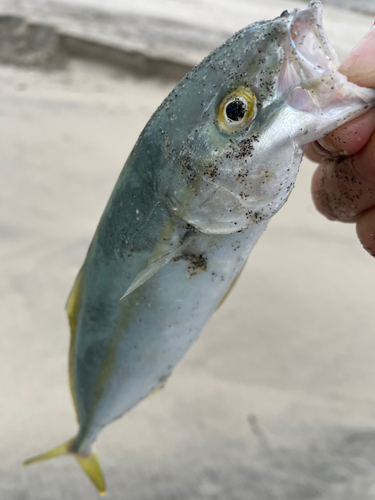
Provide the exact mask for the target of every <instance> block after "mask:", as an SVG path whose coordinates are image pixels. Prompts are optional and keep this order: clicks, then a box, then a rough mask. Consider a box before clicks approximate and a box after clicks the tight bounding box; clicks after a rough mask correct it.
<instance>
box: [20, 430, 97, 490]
mask: <svg viewBox="0 0 375 500" xmlns="http://www.w3.org/2000/svg"><path fill="white" fill-rule="evenodd" d="M73 443H74V439H70V440H69V441H67V442H66V443H64V444H61V445H60V446H57V447H56V448H53V449H52V450H50V451H47V453H42V454H41V455H38V456H36V457H33V458H29V459H28V460H25V462H24V463H23V464H24V465H28V464H32V463H34V462H39V461H40V460H47V459H48V458H53V457H58V456H61V455H73V456H74V458H75V459H76V460H77V462H78V463H79V465H80V466H81V467H82V469H83V470H84V471H85V473H86V474H87V476H88V477H89V479H90V480H91V481H92V482H93V483H94V485H95V486H96V487H97V489H98V492H99V493H100V495H104V494H105V492H106V486H105V481H104V477H103V473H102V471H101V468H100V463H99V458H98V455H97V454H96V453H95V452H91V453H90V454H89V455H79V454H78V453H75V452H74V451H72V444H73Z"/></svg>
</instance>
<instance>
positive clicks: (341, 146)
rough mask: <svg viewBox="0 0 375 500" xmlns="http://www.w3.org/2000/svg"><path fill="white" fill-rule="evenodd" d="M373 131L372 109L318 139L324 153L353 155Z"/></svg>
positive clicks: (373, 117)
mask: <svg viewBox="0 0 375 500" xmlns="http://www.w3.org/2000/svg"><path fill="white" fill-rule="evenodd" d="M374 131H375V110H374V109H372V110H371V111H369V112H368V113H366V114H365V115H363V116H359V117H358V118H356V119H355V120H352V121H351V122H349V123H346V124H345V125H342V126H341V127H339V128H337V129H336V130H334V131H333V132H330V133H329V134H327V135H326V136H325V137H323V138H322V139H319V140H318V144H319V145H320V146H321V148H322V149H321V151H322V152H323V155H322V156H323V157H324V155H325V156H327V154H329V153H331V154H332V156H337V155H338V154H342V153H344V154H347V155H353V154H355V153H357V151H359V150H360V149H362V148H363V147H364V146H365V145H366V143H367V142H368V140H369V139H370V137H371V136H372V134H373V133H374Z"/></svg>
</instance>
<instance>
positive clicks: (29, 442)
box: [0, 2, 375, 500]
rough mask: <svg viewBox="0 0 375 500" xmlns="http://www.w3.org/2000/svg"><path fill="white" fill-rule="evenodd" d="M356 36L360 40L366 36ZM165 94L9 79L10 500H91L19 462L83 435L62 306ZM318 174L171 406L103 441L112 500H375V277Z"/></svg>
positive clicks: (4, 193)
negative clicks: (319, 193) (330, 215)
mask: <svg viewBox="0 0 375 500" xmlns="http://www.w3.org/2000/svg"><path fill="white" fill-rule="evenodd" d="M274 3H275V2H274ZM254 10H255V8H254ZM279 10H280V9H278V11H277V12H276V13H275V15H276V14H277V13H279ZM254 15H255V14H254ZM345 15H346V14H345ZM341 16H344V14H343V13H341V12H338V13H337V23H338V25H339V23H340V22H342V23H344V17H341ZM271 17H272V16H271ZM345 22H346V26H347V27H348V30H349V28H350V27H349V24H348V20H347V18H346V21H345ZM356 22H358V26H359V27H360V30H359V31H361V33H364V32H365V31H366V29H367V27H368V22H369V20H368V18H367V19H366V18H361V17H360V16H358V17H356V16H354V15H353V23H354V26H355V23H356ZM329 23H331V26H333V27H334V26H336V25H335V21H334V18H333V17H332V19H331V21H329V22H327V23H326V24H327V25H328V24H329ZM335 29H336V28H335ZM335 29H333V28H332V33H333V34H334V36H337V37H339V36H341V42H339V44H337V43H335V46H336V47H337V46H338V45H340V46H341V47H343V46H346V45H345V44H348V41H347V31H340V30H339V29H336V31H335ZM357 35H358V33H357V32H356V36H357ZM353 37H354V35H353ZM331 38H332V36H331ZM353 43H354V41H353ZM172 87H173V82H169V83H168V82H165V81H164V82H161V81H160V80H156V79H149V78H143V79H139V78H137V79H136V78H134V77H132V76H131V75H130V74H129V73H127V72H125V71H122V70H119V69H115V68H114V67H110V66H105V65H100V64H97V63H96V64H94V63H92V62H85V61H83V60H76V59H71V60H69V61H68V64H67V66H66V68H65V69H63V70H59V71H57V70H55V71H48V72H42V71H37V70H33V69H20V68H15V67H10V66H2V67H0V89H1V97H0V137H1V138H2V141H1V148H0V157H1V162H0V168H1V175H2V177H1V178H2V187H3V189H2V190H1V195H0V206H1V210H0V239H1V246H0V256H1V259H0V266H1V271H2V274H1V275H2V280H1V282H0V287H1V288H0V290H1V292H0V293H1V325H2V335H1V340H0V342H1V344H0V393H1V394H2V406H1V412H0V443H1V446H0V499H1V500H3V499H6V500H62V499H68V498H69V499H72V500H76V499H77V500H78V499H89V498H93V499H94V498H97V495H96V493H95V491H94V489H93V488H92V486H91V485H90V484H89V483H88V481H87V480H86V478H85V477H83V474H82V472H81V471H80V470H79V468H78V466H77V464H76V463H75V461H74V460H73V459H72V458H70V457H65V458H60V459H55V460H52V461H50V462H44V463H40V464H36V465H34V466H30V467H28V468H23V467H22V466H21V462H22V460H23V459H25V458H27V457H29V456H30V455H33V454H35V453H38V452H40V451H44V450H46V449H49V448H50V447H52V446H54V445H57V444H59V443H60V442H63V441H65V440H66V439H67V438H69V437H71V436H72V435H74V433H75V432H76V423H75V417H74V412H73V405H72V402H71V398H70V394H69V389H68V376H67V352H68V344H69V333H68V322H67V319H66V315H65V311H64V305H65V301H66V297H67V295H68V293H69V291H70V288H71V286H72V283H73V280H74V277H75V275H76V273H77V271H78V268H79V266H80V264H81V263H82V260H83V258H84V255H85V252H86V250H87V247H88V244H89V242H90V239H91V237H92V235H93V232H94V230H95V227H96V224H97V222H98V220H99V217H100V215H101V213H102V210H103V208H104V205H105V203H106V201H107V199H108V196H109V194H110V192H111V189H112V187H113V185H114V183H115V181H116V178H117V176H118V173H119V171H120V169H121V167H122V165H123V163H124V161H125V159H126V157H127V155H128V154H129V152H130V150H131V148H132V146H133V144H134V142H135V140H136V138H137V136H138V134H139V132H140V131H141V130H142V128H143V126H144V125H145V123H146V121H147V120H148V118H149V117H150V115H151V113H152V112H153V111H154V109H155V108H156V107H157V105H158V104H159V103H160V102H161V100H162V99H163V98H164V97H165V95H166V94H167V92H168V91H169V89H170V88H172ZM312 171H313V166H312V165H311V163H309V162H307V161H304V162H303V164H302V166H301V172H300V174H299V177H298V179H297V185H296V188H295V190H294V191H293V193H292V195H291V198H290V200H289V201H288V203H287V204H286V206H285V207H284V208H283V210H282V211H281V212H280V213H279V214H278V215H277V216H276V217H275V218H274V219H273V220H272V222H271V224H270V226H269V228H268V230H267V231H266V233H265V235H264V236H263V237H262V239H261V240H260V242H259V244H258V245H257V247H256V248H255V250H254V252H253V253H252V255H251V257H250V259H249V262H248V264H247V266H246V268H245V271H244V273H243V275H242V277H241V280H240V281H239V283H238V284H237V285H236V287H235V289H234V291H233V292H232V294H231V295H230V297H229V298H228V299H227V301H226V303H225V304H224V305H223V306H222V307H221V309H220V310H219V311H218V312H217V313H216V314H215V315H214V317H213V318H212V319H211V321H210V322H209V324H208V325H207V327H206V328H205V330H204V332H203V333H202V336H201V338H200V340H199V341H198V342H197V343H196V344H195V345H194V346H193V347H192V349H191V350H190V352H189V353H188V355H187V356H186V357H185V359H184V360H183V361H182V363H181V364H180V365H179V366H178V367H177V369H176V370H175V372H174V374H173V376H172V377H171V379H170V381H169V382H168V384H167V386H166V388H165V389H164V390H163V391H162V392H161V393H159V394H158V395H157V396H155V397H152V398H148V399H147V400H145V401H144V402H142V403H141V404H140V405H139V406H138V407H136V408H135V409H134V410H133V411H132V412H130V413H129V414H128V415H126V416H125V417H124V418H122V419H121V420H119V421H117V422H115V423H114V424H112V425H111V426H109V427H108V428H107V429H106V430H105V431H104V432H103V433H102V434H101V436H100V438H99V441H98V452H99V455H100V457H101V461H102V466H103V469H104V472H105V475H106V478H107V482H108V489H109V493H108V498H109V499H114V500H120V499H123V498H126V499H127V500H158V499H160V500H175V499H176V500H188V499H189V500H196V499H198V498H199V499H203V500H214V499H231V500H310V499H319V500H354V499H355V500H357V499H358V500H373V499H375V396H374V390H373V388H374V381H375V336H374V324H375V310H374V306H373V303H374V294H375V290H374V288H375V266H374V262H373V259H372V258H371V257H369V256H368V255H367V254H366V253H365V252H364V251H363V250H362V249H361V247H360V245H359V243H358V241H357V239H356V236H355V229H354V227H353V226H352V225H342V224H336V223H332V222H329V221H327V220H325V219H324V218H323V217H321V216H320V215H319V214H318V213H316V211H315V209H314V208H313V205H312V202H311V198H310V194H309V184H310V178H311V174H312Z"/></svg>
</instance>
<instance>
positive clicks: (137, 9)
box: [0, 0, 373, 66]
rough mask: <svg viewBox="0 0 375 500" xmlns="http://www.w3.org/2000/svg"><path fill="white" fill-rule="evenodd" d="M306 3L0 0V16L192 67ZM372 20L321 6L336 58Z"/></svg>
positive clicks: (73, 46) (76, 45)
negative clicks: (237, 36) (242, 32)
mask: <svg viewBox="0 0 375 500" xmlns="http://www.w3.org/2000/svg"><path fill="white" fill-rule="evenodd" d="M371 1H372V0H371ZM307 4H308V1H307V0H299V1H297V0H266V1H261V2H255V1H251V0H230V1H229V0H158V1H157V2H153V1H150V0H136V1H130V0H107V1H106V2H103V1H102V0H58V1H57V0H0V15H1V14H7V15H9V14H13V15H17V16H24V17H26V18H27V19H28V21H30V22H32V23H36V24H38V25H42V26H43V25H47V26H52V27H56V28H57V29H58V31H59V32H60V33H61V34H63V35H64V36H66V37H69V38H70V40H71V41H73V42H75V43H74V44H71V46H70V50H71V51H74V50H76V51H78V52H84V53H85V54H86V55H88V54H89V53H90V49H89V47H88V42H92V43H100V44H101V45H102V46H104V47H107V48H108V47H111V48H112V49H118V50H123V51H126V52H127V53H134V52H136V53H138V54H142V55H144V56H146V57H147V58H148V59H149V60H162V61H165V60H168V61H173V62H174V63H178V64H185V65H188V66H194V65H195V64H197V63H198V62H199V61H200V60H201V59H202V58H203V57H204V56H206V55H207V54H208V53H209V52H210V51H211V50H213V49H214V48H216V47H217V46H218V45H220V44H221V43H222V42H223V41H225V40H226V39H227V38H228V37H229V36H231V35H232V34H233V33H234V32H235V31H237V30H239V29H241V28H243V27H244V25H246V24H251V23H253V22H255V21H259V20H261V19H272V18H274V17H276V16H278V15H280V14H281V12H282V11H283V10H285V9H289V10H292V9H294V8H301V7H303V6H304V5H307ZM357 4H358V2H356V5H357ZM357 6H358V5H357ZM372 22H373V18H372V17H368V16H367V17H366V16H365V15H363V14H361V13H359V12H349V11H347V10H345V9H343V8H340V9H337V8H333V7H331V6H329V5H325V6H324V25H325V28H326V30H327V33H328V36H329V39H330V40H331V42H332V45H333V46H334V47H335V49H336V50H337V53H338V55H339V57H340V58H343V57H345V55H346V54H348V53H349V51H350V50H351V49H352V48H353V47H354V45H355V44H356V43H357V42H358V41H359V40H360V39H361V38H362V37H363V36H364V34H365V33H366V31H367V30H368V29H369V28H370V27H371V25H372ZM0 35H1V33H0ZM78 41H81V43H80V44H79V43H77V42H78ZM82 41H85V42H86V44H85V45H83V44H82ZM0 48H1V46H0ZM96 50H97V52H99V51H98V47H96ZM91 55H93V54H92V51H91ZM101 58H102V59H103V60H107V59H108V51H107V52H105V51H103V50H102V57H101Z"/></svg>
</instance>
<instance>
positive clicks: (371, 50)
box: [339, 26, 375, 87]
mask: <svg viewBox="0 0 375 500" xmlns="http://www.w3.org/2000/svg"><path fill="white" fill-rule="evenodd" d="M374 62H375V28H374V26H373V27H372V28H371V29H370V31H368V32H367V33H366V35H365V36H364V37H363V38H362V40H361V41H360V42H359V44H358V45H356V47H354V49H353V50H352V51H351V53H350V54H349V55H348V57H347V58H346V59H345V60H344V61H343V62H342V63H341V65H340V67H339V71H340V73H342V74H344V75H346V76H347V77H348V80H349V81H350V82H353V83H356V84H357V85H360V86H362V87H373V86H374V85H375V64H374Z"/></svg>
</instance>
